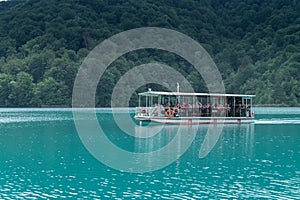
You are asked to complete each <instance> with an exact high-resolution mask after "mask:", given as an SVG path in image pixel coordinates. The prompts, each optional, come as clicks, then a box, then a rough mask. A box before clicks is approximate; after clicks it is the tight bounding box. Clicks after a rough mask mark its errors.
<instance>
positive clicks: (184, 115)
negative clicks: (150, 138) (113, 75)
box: [134, 89, 255, 125]
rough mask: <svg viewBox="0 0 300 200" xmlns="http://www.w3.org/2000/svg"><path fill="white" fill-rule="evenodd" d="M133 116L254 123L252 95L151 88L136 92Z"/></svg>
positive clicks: (151, 119)
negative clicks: (166, 90) (171, 90)
mask: <svg viewBox="0 0 300 200" xmlns="http://www.w3.org/2000/svg"><path fill="white" fill-rule="evenodd" d="M138 97H139V100H138V101H139V105H138V107H137V108H136V111H135V116H134V118H135V119H136V120H138V121H139V123H140V125H142V124H143V122H155V123H162V124H188V125H192V124H211V123H213V124H218V123H223V124H242V123H253V122H254V112H253V111H252V98H253V97H255V95H247V94H213V93H188V92H179V91H177V92H163V91H152V90H151V89H149V90H148V91H147V92H142V93H139V94H138Z"/></svg>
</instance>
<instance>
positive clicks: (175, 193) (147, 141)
mask: <svg viewBox="0 0 300 200" xmlns="http://www.w3.org/2000/svg"><path fill="white" fill-rule="evenodd" d="M255 113H256V115H255V117H256V121H255V123H254V124H249V125H224V126H223V129H222V132H221V134H220V135H214V133H207V130H208V125H201V127H198V129H196V132H195V134H194V135H193V134H192V133H191V131H194V128H193V127H183V128H182V130H181V131H182V132H181V134H182V133H183V135H181V142H183V141H182V140H185V139H186V140H191V144H188V146H187V147H186V151H185V149H184V148H183V149H182V147H181V146H180V145H181V143H180V144H178V149H177V148H176V147H174V146H173V147H172V148H170V149H167V150H166V153H165V154H161V155H160V156H162V157H161V158H160V159H153V158H151V157H149V158H147V159H149V162H147V163H145V165H144V167H145V169H151V167H152V166H158V168H157V169H156V170H155V171H151V170H148V171H149V172H144V173H141V172H138V173H137V172H136V171H135V172H133V173H129V172H126V170H125V171H122V170H119V169H117V168H114V167H108V166H107V165H106V164H105V163H103V162H100V161H99V160H98V159H96V158H95V157H94V156H93V155H92V154H91V153H90V152H89V151H88V150H87V148H86V147H85V146H84V143H83V141H82V140H81V139H80V138H81V137H82V135H79V134H78V132H77V130H76V127H75V123H74V120H73V114H72V110H71V109H0V147H1V157H0V163H1V165H0V199H17V198H21V199H22V198H28V199H41V198H44V199H49V198H50V199H51V198H57V199H60V198H68V199H70V198H71V199H72V198H79V199H82V198H87V199H91V198H95V199H105V198H108V199H109V198H112V199H133V198H136V199H198V198H209V199H245V198H258V199H262V198H271V199H300V189H299V188H300V108H255ZM96 115H97V119H98V121H99V123H100V124H101V126H102V128H103V130H104V132H105V133H106V136H107V138H108V139H109V140H110V141H111V142H112V143H113V144H115V145H116V146H118V147H120V148H122V149H124V150H125V151H126V152H135V153H139V154H143V153H144V154H145V155H146V154H147V153H149V152H158V151H159V150H162V149H163V146H166V145H168V144H169V143H171V142H172V140H173V139H174V138H176V134H177V133H178V132H179V131H178V130H179V128H178V127H176V126H164V127H159V126H148V127H142V128H139V127H138V126H137V127H135V126H132V127H129V131H132V133H133V134H135V135H136V136H137V135H138V136H139V137H140V138H137V137H134V136H132V135H130V134H126V133H124V131H122V130H121V129H120V128H119V127H118V126H117V125H116V123H115V122H114V120H113V119H114V118H113V115H112V113H111V111H110V110H108V109H99V110H97V111H96ZM117 115H119V118H121V119H122V116H123V115H124V113H123V112H121V111H120V113H119V114H117ZM87 120H88V119H87ZM130 128H131V129H130ZM157 128H159V129H158V130H159V131H158V133H157V134H155V135H153V136H149V137H144V135H143V134H148V131H151V130H154V129H155V130H156V129H157ZM90 129H91V128H90V127H87V132H88V131H90ZM81 134H85V133H81ZM87 134H88V133H87ZM214 140H215V141H214ZM95 141H97V140H95ZM205 141H206V142H207V144H209V145H210V148H208V149H209V152H208V151H207V150H208V149H206V154H205V153H204V154H205V155H204V156H203V154H202V156H200V157H199V155H200V154H201V153H199V152H200V151H201V149H202V150H203V146H205V145H204V143H205ZM90 142H93V141H90ZM183 143H184V142H183ZM94 148H96V149H97V146H95V147H94ZM99 149H101V151H103V152H101V151H100V152H98V153H100V157H101V153H103V154H104V153H105V154H109V153H111V152H110V151H109V149H107V151H105V149H103V146H101V144H99ZM204 150H205V149H204ZM176 152H177V153H176ZM181 152H182V153H181ZM175 153H176V154H175ZM181 154H182V155H181ZM174 155H175V156H177V157H176V159H175V160H174V162H171V163H169V164H168V165H166V166H163V167H162V168H159V164H161V163H163V162H168V159H169V158H170V157H172V156H174ZM177 158H178V159H177ZM111 159H112V160H119V164H121V166H119V167H122V164H124V167H125V166H126V159H124V158H123V157H121V156H120V157H118V154H112V156H111ZM139 162H140V161H139V160H137V161H136V166H138V167H137V169H140V168H141V169H142V167H143V166H140V165H141V164H140V163H139ZM160 162H161V163H160ZM139 167H140V168H139ZM149 167H150V168H149Z"/></svg>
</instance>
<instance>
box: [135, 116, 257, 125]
mask: <svg viewBox="0 0 300 200" xmlns="http://www.w3.org/2000/svg"><path fill="white" fill-rule="evenodd" d="M135 119H136V120H138V121H140V122H146V121H147V122H155V123H160V124H178V125H184V124H186V125H192V124H250V123H253V122H254V118H252V117H173V118H167V117H149V116H136V117H135Z"/></svg>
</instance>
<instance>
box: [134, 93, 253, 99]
mask: <svg viewBox="0 0 300 200" xmlns="http://www.w3.org/2000/svg"><path fill="white" fill-rule="evenodd" d="M138 95H139V96H162V95H163V96H201V97H246V98H252V97H255V95H249V94H216V93H189V92H160V91H147V92H142V93H139V94H138Z"/></svg>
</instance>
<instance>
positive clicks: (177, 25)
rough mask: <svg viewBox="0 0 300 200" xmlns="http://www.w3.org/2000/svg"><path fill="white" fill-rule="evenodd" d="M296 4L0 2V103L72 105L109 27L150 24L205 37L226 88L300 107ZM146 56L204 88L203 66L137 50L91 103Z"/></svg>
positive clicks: (251, 0) (260, 101) (104, 98)
mask: <svg viewBox="0 0 300 200" xmlns="http://www.w3.org/2000/svg"><path fill="white" fill-rule="evenodd" d="M299 10H300V2H299V1H295V0H274V1H268V0H246V1H238V0H230V1H222V0H203V1H202V0H201V1H196V0H184V1H176V0H167V1H163V0H156V1H153V0H141V1H135V0H118V1H111V0H65V1H60V0H28V1H8V2H0V106H2V107H41V106H67V107H69V106H71V98H72V89H73V82H74V79H75V77H76V74H77V70H78V68H79V66H80V65H81V63H82V62H83V60H84V58H85V57H86V56H87V55H88V53H89V52H90V51H91V50H92V49H93V48H94V47H95V46H96V45H97V44H99V43H100V42H102V41H103V40H104V39H106V38H109V37H110V36H113V35H114V34H116V33H120V32H122V31H125V30H129V29H132V28H139V27H149V26H152V27H153V26H155V27H164V28H170V29H174V30H177V31H180V32H182V33H184V34H187V35H189V36H190V37H192V38H193V39H195V40H196V41H198V42H199V43H200V44H202V45H203V47H204V48H205V49H206V50H207V51H208V53H209V54H210V55H211V56H212V58H213V60H214V61H215V63H216V65H217V66H218V68H219V70H220V72H221V75H222V77H223V80H224V83H225V88H226V92H227V93H246V94H256V98H255V104H257V105H280V106H299V105H300V80H299V74H300V53H299V52H300V15H299ZM153 61H157V62H163V63H165V64H168V65H169V66H172V67H174V68H175V69H176V70H178V71H179V72H180V73H182V74H183V75H184V76H185V77H186V78H187V80H189V82H190V83H191V84H192V86H193V87H194V90H195V91H198V92H206V90H207V89H206V86H205V84H204V81H203V79H202V78H201V76H200V74H198V73H197V72H196V71H195V70H193V67H192V66H191V65H190V64H189V63H187V62H186V61H185V60H183V59H182V58H180V57H179V56H176V55H174V54H172V53H167V52H161V51H152V50H140V51H134V52H131V53H129V54H126V55H124V56H123V57H121V58H119V59H118V60H116V61H115V62H114V63H113V64H112V65H111V66H110V67H109V69H108V70H107V71H106V72H105V75H104V76H103V79H101V80H100V82H99V85H98V89H97V95H96V104H97V106H109V105H110V95H111V93H112V88H113V86H114V85H115V84H116V82H117V81H118V80H119V78H120V77H121V76H122V75H123V74H124V73H126V71H128V70H129V69H131V68H132V67H134V66H137V65H140V64H143V63H149V62H153ZM154 87H157V89H159V86H154ZM146 88H147V86H144V87H142V88H140V90H144V89H146ZM133 96H134V95H133ZM131 104H132V105H134V104H135V100H134V98H133V100H132V102H131Z"/></svg>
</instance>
